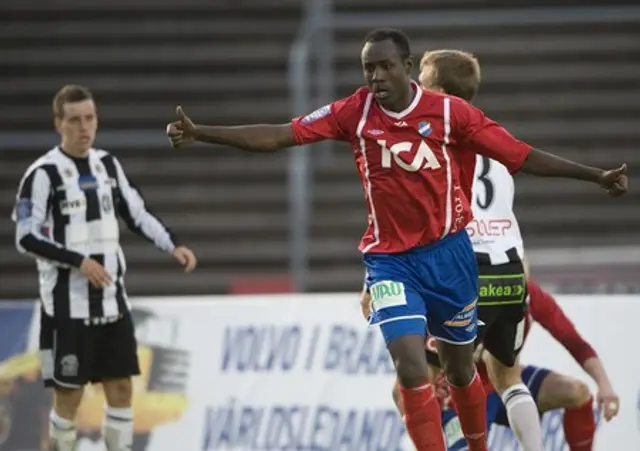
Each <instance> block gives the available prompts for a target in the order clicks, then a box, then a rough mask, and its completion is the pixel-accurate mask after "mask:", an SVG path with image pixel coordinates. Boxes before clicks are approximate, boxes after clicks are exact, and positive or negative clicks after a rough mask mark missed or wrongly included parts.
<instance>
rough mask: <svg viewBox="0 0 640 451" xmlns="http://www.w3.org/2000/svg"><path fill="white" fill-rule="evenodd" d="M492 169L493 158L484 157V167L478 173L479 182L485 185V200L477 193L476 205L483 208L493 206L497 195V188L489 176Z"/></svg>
mask: <svg viewBox="0 0 640 451" xmlns="http://www.w3.org/2000/svg"><path fill="white" fill-rule="evenodd" d="M490 171H491V160H490V159H489V158H487V157H482V169H481V170H480V174H478V183H482V185H483V186H484V200H480V195H479V194H477V193H476V205H477V206H478V207H479V208H481V209H483V210H486V209H488V208H489V207H490V206H491V204H492V203H493V199H494V197H495V188H494V186H493V182H492V181H491V179H490V178H489V172H490Z"/></svg>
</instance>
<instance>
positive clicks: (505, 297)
mask: <svg viewBox="0 0 640 451" xmlns="http://www.w3.org/2000/svg"><path fill="white" fill-rule="evenodd" d="M507 256H508V257H509V262H508V263H504V264H501V265H492V264H491V259H490V258H489V255H486V254H480V253H476V260H477V262H478V272H479V274H480V276H479V280H478V288H479V292H478V320H479V321H480V322H482V323H484V324H483V327H479V328H478V341H479V342H481V343H482V344H483V345H484V348H485V349H486V350H487V351H489V352H490V353H491V354H492V355H493V356H494V357H495V358H496V359H498V361H500V362H501V363H502V364H503V365H506V366H509V367H512V366H513V365H514V364H515V362H516V359H517V357H518V355H519V354H520V351H521V350H522V346H523V344H524V332H525V315H526V312H527V279H526V276H525V274H524V265H523V263H522V260H521V259H520V257H519V255H518V252H517V250H516V249H515V248H512V249H510V250H509V251H507Z"/></svg>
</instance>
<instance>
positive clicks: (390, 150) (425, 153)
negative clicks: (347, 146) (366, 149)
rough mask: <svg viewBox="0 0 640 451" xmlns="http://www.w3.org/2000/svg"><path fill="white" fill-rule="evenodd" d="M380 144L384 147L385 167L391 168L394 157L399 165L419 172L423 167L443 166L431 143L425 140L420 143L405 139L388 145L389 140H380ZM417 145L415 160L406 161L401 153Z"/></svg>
mask: <svg viewBox="0 0 640 451" xmlns="http://www.w3.org/2000/svg"><path fill="white" fill-rule="evenodd" d="M378 144H379V145H380V148H381V149H382V167H383V168H391V160H392V158H393V161H395V163H396V164H397V165H398V166H400V167H401V168H402V169H404V170H405V171H408V172H418V171H419V170H421V169H432V170H433V169H440V167H441V165H440V162H438V159H437V158H436V155H435V154H434V153H433V150H431V148H430V147H429V145H428V144H427V143H426V142H424V141H420V143H419V144H418V143H411V142H409V141H403V142H399V143H396V144H393V145H392V146H391V147H387V141H385V140H378ZM415 146H418V150H417V151H416V154H415V156H414V157H413V160H412V161H411V163H407V162H405V161H404V160H403V159H402V157H401V156H400V155H401V154H402V153H404V152H409V153H411V151H412V150H413V149H414V148H415Z"/></svg>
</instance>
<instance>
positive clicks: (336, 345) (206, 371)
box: [79, 294, 640, 451]
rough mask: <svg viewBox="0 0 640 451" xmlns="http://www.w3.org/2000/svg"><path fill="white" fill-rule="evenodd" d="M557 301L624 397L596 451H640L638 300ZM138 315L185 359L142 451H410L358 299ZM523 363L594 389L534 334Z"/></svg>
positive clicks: (383, 355)
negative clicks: (164, 415)
mask: <svg viewBox="0 0 640 451" xmlns="http://www.w3.org/2000/svg"><path fill="white" fill-rule="evenodd" d="M558 300H559V302H560V305H561V306H562V308H563V309H564V310H565V311H566V312H567V314H568V316H569V317H570V318H571V319H572V320H573V321H574V322H575V324H576V326H577V327H578V329H579V331H580V332H581V333H582V334H583V335H584V336H585V338H586V339H587V340H588V341H590V342H591V343H592V345H593V346H594V347H595V348H596V350H597V351H598V352H599V354H600V356H601V357H602V359H603V360H604V363H605V365H606V367H607V370H608V371H609V374H610V376H611V379H612V381H613V384H614V388H615V389H616V390H617V392H618V393H619V395H620V396H621V400H622V405H621V411H620V416H619V417H618V418H617V419H615V420H614V421H613V422H611V423H609V424H604V423H601V424H600V426H599V430H598V435H597V441H596V447H595V449H596V451H609V450H624V451H626V450H629V451H633V450H640V423H639V422H640V416H639V415H640V405H638V402H639V394H640V393H639V390H640V351H639V350H638V339H637V334H636V331H635V327H636V324H637V323H638V319H639V318H640V298H638V297H631V296H629V297H626V296H592V297H589V296H580V297H570V296H562V297H560V298H559V299H558ZM133 304H134V307H135V308H136V309H140V310H142V311H147V312H150V313H151V314H152V315H154V316H155V317H156V318H159V320H155V321H147V322H145V323H142V325H141V326H140V327H139V328H138V336H139V341H140V343H141V345H142V344H144V345H145V346H150V347H151V348H153V346H154V343H155V344H158V345H159V346H166V345H167V344H170V346H171V347H172V348H175V349H184V350H186V351H187V352H188V354H189V362H190V363H189V369H188V379H187V382H186V386H185V391H186V398H187V402H186V404H185V405H184V407H183V408H182V409H181V410H180V412H179V414H177V415H176V418H175V421H170V422H164V423H163V424H162V425H159V426H157V427H154V428H153V430H152V432H151V434H149V435H148V436H145V437H144V442H145V444H144V446H140V447H136V446H134V449H136V451H138V450H140V451H141V450H145V449H146V450H151V451H175V450H189V451H195V450H253V451H263V450H264V451H266V450H297V451H307V450H308V451H312V450H313V451H325V450H326V451H342V450H344V451H346V450H349V451H352V450H353V451H355V450H358V451H363V450H371V451H383V450H384V451H389V450H392V451H394V450H397V451H405V450H412V449H413V448H412V447H411V446H410V444H409V440H408V438H407V436H406V432H405V431H404V427H403V424H402V421H401V420H400V418H399V416H398V415H397V414H396V411H395V407H394V405H393V402H392V400H391V387H392V383H393V378H394V372H393V368H392V365H391V362H390V360H389V358H388V356H387V351H386V348H385V345H384V342H383V340H382V338H381V336H380V333H379V331H378V329H377V328H370V327H367V325H366V323H365V322H364V320H363V319H362V316H361V314H360V310H359V305H358V295H357V294H336V295H329V294H328V295H277V296H247V297H244V296H242V297H241V296H233V297H232V296H219V297H216V296H211V297H188V298H142V299H134V300H133ZM165 360H166V362H165V366H166V365H169V366H170V365H171V359H165ZM522 361H523V363H524V364H535V365H539V366H544V367H547V368H551V369H554V370H557V371H561V372H563V373H566V374H569V375H573V376H576V377H578V378H580V379H582V380H585V381H588V380H589V379H588V376H586V375H585V374H584V373H583V372H582V370H581V369H580V368H579V367H578V365H577V364H576V363H575V362H574V361H573V360H572V358H571V357H570V356H569V354H568V353H567V352H566V351H565V350H564V349H563V348H562V347H561V346H560V345H559V344H557V343H555V342H554V341H553V339H552V338H551V337H549V336H548V334H547V333H546V332H544V331H543V330H541V328H540V327H539V326H537V327H535V328H534V329H533V331H532V333H531V335H530V337H529V339H528V341H527V344H526V345H525V351H524V354H523V358H522ZM169 373H170V372H168V373H167V374H169ZM174 373H175V372H174ZM162 374H163V373H162V372H160V376H157V375H156V376H155V379H156V381H157V380H158V379H162V380H161V383H162V384H165V385H167V386H170V385H171V383H172V381H171V377H173V376H171V377H170V376H169V375H167V376H166V377H163V376H162ZM156 383H157V382H156ZM162 384H160V385H162ZM591 386H592V388H594V389H595V387H594V386H593V384H592V385H591ZM158 390H161V389H158ZM149 402H152V400H151V401H149ZM158 402H159V403H161V401H158ZM163 407H164V406H162V405H161V404H158V406H157V410H158V411H161V410H162V409H163ZM147 408H149V406H147ZM149 410H150V411H151V412H153V408H149ZM165 410H166V409H165ZM145 415H146V414H145ZM149 415H151V414H149ZM543 429H544V433H545V442H546V449H547V450H551V451H564V450H565V449H566V447H565V445H564V441H563V432H562V416H561V412H554V413H551V414H548V415H546V416H545V418H544V420H543ZM490 443H491V447H490V449H491V450H495V451H498V450H500V451H510V450H516V449H518V448H517V447H516V445H515V442H514V440H513V437H512V435H511V433H510V431H508V430H506V429H505V428H501V427H497V428H494V429H493V430H492V433H491V437H490ZM92 449H101V448H99V447H98V444H94V443H88V442H85V441H83V443H82V446H81V447H80V450H79V451H88V450H92Z"/></svg>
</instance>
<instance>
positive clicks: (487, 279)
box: [478, 251, 544, 451]
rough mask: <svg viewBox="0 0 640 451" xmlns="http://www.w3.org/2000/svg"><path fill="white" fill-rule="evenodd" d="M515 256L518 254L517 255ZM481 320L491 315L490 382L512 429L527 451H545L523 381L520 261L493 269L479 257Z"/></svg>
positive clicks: (487, 358) (523, 295)
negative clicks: (492, 319) (521, 364)
mask: <svg viewBox="0 0 640 451" xmlns="http://www.w3.org/2000/svg"><path fill="white" fill-rule="evenodd" d="M514 253H515V251H514ZM478 262H479V271H480V300H479V305H480V307H479V309H480V313H479V314H480V316H481V317H482V316H489V315H490V314H492V315H493V316H494V317H495V320H494V321H493V322H492V323H491V324H490V325H489V326H487V328H486V330H485V336H484V339H483V344H484V347H485V350H486V351H487V353H486V354H485V359H484V360H485V363H486V365H487V372H488V374H489V379H490V380H491V383H492V384H493V386H494V387H495V389H496V391H497V392H498V393H499V394H500V397H501V398H502V401H503V403H504V405H505V406H506V412H507V416H508V419H509V424H510V426H511V429H512V431H513V433H514V435H515V436H516V438H517V439H518V442H519V443H520V445H521V446H522V448H523V449H524V450H525V451H542V450H543V449H544V448H543V443H542V429H541V427H540V418H539V414H538V409H537V406H536V404H535V400H534V398H533V397H532V395H531V393H530V391H529V389H528V387H527V386H526V384H524V383H523V381H522V379H521V370H520V364H519V358H518V356H519V354H520V351H521V350H522V346H523V344H524V332H525V330H524V329H525V314H526V278H525V276H524V267H523V265H522V262H521V261H520V260H519V258H518V257H517V254H516V255H515V256H513V258H512V262H510V263H507V264H504V265H495V266H492V265H490V264H488V263H489V262H483V261H482V259H481V258H480V256H479V257H478Z"/></svg>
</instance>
